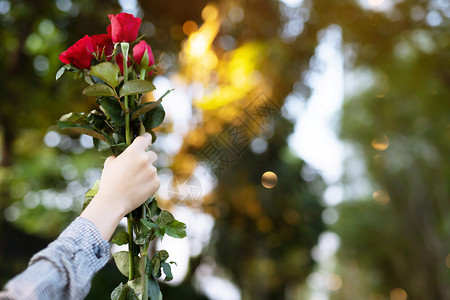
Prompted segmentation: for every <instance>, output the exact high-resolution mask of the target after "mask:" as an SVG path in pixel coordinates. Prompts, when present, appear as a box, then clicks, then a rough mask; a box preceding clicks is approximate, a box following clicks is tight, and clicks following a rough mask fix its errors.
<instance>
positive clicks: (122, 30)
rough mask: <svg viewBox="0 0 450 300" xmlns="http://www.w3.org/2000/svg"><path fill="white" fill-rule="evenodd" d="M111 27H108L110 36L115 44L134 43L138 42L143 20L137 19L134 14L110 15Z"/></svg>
mask: <svg viewBox="0 0 450 300" xmlns="http://www.w3.org/2000/svg"><path fill="white" fill-rule="evenodd" d="M108 17H109V20H110V21H111V25H109V26H108V28H107V31H108V35H109V36H110V37H111V39H112V41H113V42H114V43H120V42H127V43H130V42H133V41H134V40H136V38H137V35H138V31H139V27H140V26H141V22H142V21H141V18H136V17H134V16H133V15H132V14H127V13H120V14H117V15H108Z"/></svg>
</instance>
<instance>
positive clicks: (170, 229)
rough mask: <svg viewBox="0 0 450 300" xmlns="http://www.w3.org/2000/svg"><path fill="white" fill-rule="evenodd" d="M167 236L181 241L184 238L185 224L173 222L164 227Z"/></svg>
mask: <svg viewBox="0 0 450 300" xmlns="http://www.w3.org/2000/svg"><path fill="white" fill-rule="evenodd" d="M164 228H165V230H166V233H167V235H169V236H171V237H174V238H177V239H182V238H184V237H186V224H184V223H183V222H180V221H177V220H174V221H173V222H172V223H170V224H168V225H166V226H164Z"/></svg>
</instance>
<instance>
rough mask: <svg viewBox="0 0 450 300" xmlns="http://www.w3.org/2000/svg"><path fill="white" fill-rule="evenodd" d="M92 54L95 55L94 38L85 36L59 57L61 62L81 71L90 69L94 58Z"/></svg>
mask: <svg viewBox="0 0 450 300" xmlns="http://www.w3.org/2000/svg"><path fill="white" fill-rule="evenodd" d="M92 53H94V45H93V41H92V38H91V37H89V36H88V35H85V36H84V37H83V38H82V39H80V40H78V41H77V42H76V43H75V44H74V45H72V46H70V47H69V49H67V50H66V51H64V52H62V53H61V54H60V55H59V60H60V61H62V62H63V63H65V64H73V65H74V66H75V67H77V68H80V69H89V68H90V66H91V61H92V57H93V56H92Z"/></svg>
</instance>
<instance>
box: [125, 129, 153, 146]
mask: <svg viewBox="0 0 450 300" xmlns="http://www.w3.org/2000/svg"><path fill="white" fill-rule="evenodd" d="M151 145H152V136H151V134H150V133H148V132H146V133H144V134H143V135H140V136H138V137H137V138H135V139H134V141H133V143H132V144H131V145H130V147H133V148H136V149H140V150H146V149H147V148H148V147H150V146H151Z"/></svg>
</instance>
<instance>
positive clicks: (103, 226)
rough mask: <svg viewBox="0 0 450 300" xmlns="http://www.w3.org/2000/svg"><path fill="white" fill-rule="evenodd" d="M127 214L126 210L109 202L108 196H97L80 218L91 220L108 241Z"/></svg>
mask: <svg viewBox="0 0 450 300" xmlns="http://www.w3.org/2000/svg"><path fill="white" fill-rule="evenodd" d="M125 213H126V212H125V209H124V208H122V207H120V206H119V205H117V203H115V202H114V201H109V199H108V198H107V197H106V195H103V194H97V195H96V196H95V197H94V198H93V199H92V201H91V203H89V205H88V206H87V207H86V209H85V210H84V211H83V212H82V213H81V215H80V216H81V217H83V218H86V219H88V220H90V221H91V222H92V223H93V224H94V225H95V227H96V228H97V230H98V231H99V233H100V235H101V236H102V238H103V239H104V240H107V241H108V240H109V239H110V238H111V236H112V234H113V233H114V230H115V229H116V227H117V225H118V224H119V222H120V220H122V218H123V216H124V215H125Z"/></svg>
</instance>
